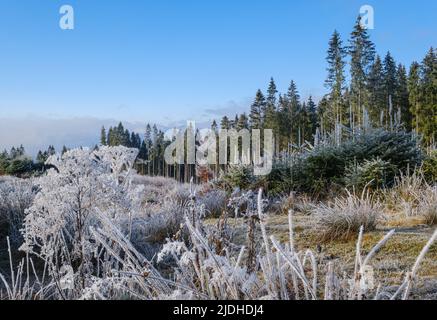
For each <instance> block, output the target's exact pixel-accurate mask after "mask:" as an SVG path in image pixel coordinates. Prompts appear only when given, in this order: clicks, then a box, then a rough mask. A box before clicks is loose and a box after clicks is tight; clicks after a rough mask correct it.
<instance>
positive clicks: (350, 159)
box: [267, 129, 422, 195]
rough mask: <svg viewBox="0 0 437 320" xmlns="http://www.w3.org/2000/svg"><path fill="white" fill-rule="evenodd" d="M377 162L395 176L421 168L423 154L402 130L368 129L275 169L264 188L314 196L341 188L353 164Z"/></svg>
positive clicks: (320, 147)
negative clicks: (389, 169) (391, 169)
mask: <svg viewBox="0 0 437 320" xmlns="http://www.w3.org/2000/svg"><path fill="white" fill-rule="evenodd" d="M372 159H380V160H381V161H384V163H387V164H389V165H390V166H393V170H394V171H395V172H396V174H397V173H399V172H403V173H406V172H407V171H408V169H410V170H413V169H414V168H415V167H416V166H420V164H421V161H422V152H421V149H420V147H419V144H418V141H417V138H415V136H414V135H412V134H410V133H406V132H403V131H384V130H381V129H375V130H371V131H369V132H367V133H364V134H360V135H355V136H353V137H351V138H349V140H346V141H345V142H343V143H342V144H340V145H334V144H321V145H319V146H317V147H315V148H314V149H311V150H309V151H306V152H304V153H302V154H300V155H297V156H293V157H292V158H290V159H289V161H286V162H280V163H278V164H277V165H275V166H274V168H273V170H272V173H271V174H272V175H274V178H272V179H268V180H269V183H268V186H267V188H268V189H271V187H270V185H273V186H274V188H273V189H275V190H276V192H278V191H281V188H282V187H283V188H286V189H284V190H282V192H284V193H289V192H291V191H300V192H308V193H313V194H316V195H320V194H321V195H323V194H327V193H329V192H330V191H331V190H332V189H333V188H335V187H338V186H339V187H344V186H345V183H344V182H345V181H344V177H345V175H346V173H347V169H348V168H350V167H351V166H353V165H354V164H356V163H359V164H362V163H364V162H365V161H366V160H372Z"/></svg>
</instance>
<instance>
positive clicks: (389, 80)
mask: <svg viewBox="0 0 437 320" xmlns="http://www.w3.org/2000/svg"><path fill="white" fill-rule="evenodd" d="M383 65H384V90H385V102H386V106H389V102H390V97H391V99H392V103H394V102H395V101H396V97H395V92H396V85H397V82H396V62H395V60H394V59H393V57H392V56H391V54H390V52H387V54H386V56H385V58H384V63H383Z"/></svg>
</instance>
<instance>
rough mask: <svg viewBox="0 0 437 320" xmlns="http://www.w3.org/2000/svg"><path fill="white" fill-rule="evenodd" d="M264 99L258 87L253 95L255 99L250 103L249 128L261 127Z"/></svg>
mask: <svg viewBox="0 0 437 320" xmlns="http://www.w3.org/2000/svg"><path fill="white" fill-rule="evenodd" d="M265 104H266V100H265V97H264V95H263V93H262V92H261V90H259V89H258V91H257V92H256V96H255V101H254V102H253V103H252V105H251V107H250V114H249V120H250V127H251V129H261V128H262V118H263V110H265Z"/></svg>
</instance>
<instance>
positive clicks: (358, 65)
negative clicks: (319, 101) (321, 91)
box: [348, 16, 375, 123]
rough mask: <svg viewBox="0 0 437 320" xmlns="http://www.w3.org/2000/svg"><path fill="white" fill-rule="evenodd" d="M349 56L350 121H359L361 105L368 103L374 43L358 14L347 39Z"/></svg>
mask: <svg viewBox="0 0 437 320" xmlns="http://www.w3.org/2000/svg"><path fill="white" fill-rule="evenodd" d="M348 49H349V50H348V51H349V54H350V57H351V71H350V73H351V104H352V112H353V115H352V121H353V122H354V123H360V122H361V115H362V107H363V106H367V105H368V92H367V80H368V74H369V72H370V67H371V65H372V63H373V61H374V58H375V45H374V44H373V43H372V41H370V37H369V34H368V32H367V29H366V28H363V27H362V25H361V17H360V16H358V18H357V21H356V23H355V26H354V29H353V31H352V33H351V39H350V40H349V48H348Z"/></svg>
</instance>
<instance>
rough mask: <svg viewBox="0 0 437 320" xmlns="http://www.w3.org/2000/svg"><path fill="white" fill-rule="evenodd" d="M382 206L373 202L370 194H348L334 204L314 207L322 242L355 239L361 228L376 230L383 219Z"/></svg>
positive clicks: (322, 204)
mask: <svg viewBox="0 0 437 320" xmlns="http://www.w3.org/2000/svg"><path fill="white" fill-rule="evenodd" d="M381 213H382V205H381V204H380V203H379V202H377V201H373V199H372V198H371V196H370V195H369V193H366V192H364V191H363V193H362V194H361V196H357V195H355V194H351V193H348V195H347V196H345V197H341V198H337V199H335V200H334V202H331V203H328V204H324V203H321V204H319V205H317V206H315V207H314V209H313V215H314V216H315V217H316V219H317V226H318V231H319V236H320V241H322V242H325V241H332V240H337V239H340V240H348V239H351V238H352V237H355V236H356V235H357V234H358V232H359V230H360V228H361V227H364V230H365V231H366V232H368V231H373V230H375V228H376V225H377V223H378V219H379V218H380V217H381Z"/></svg>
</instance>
